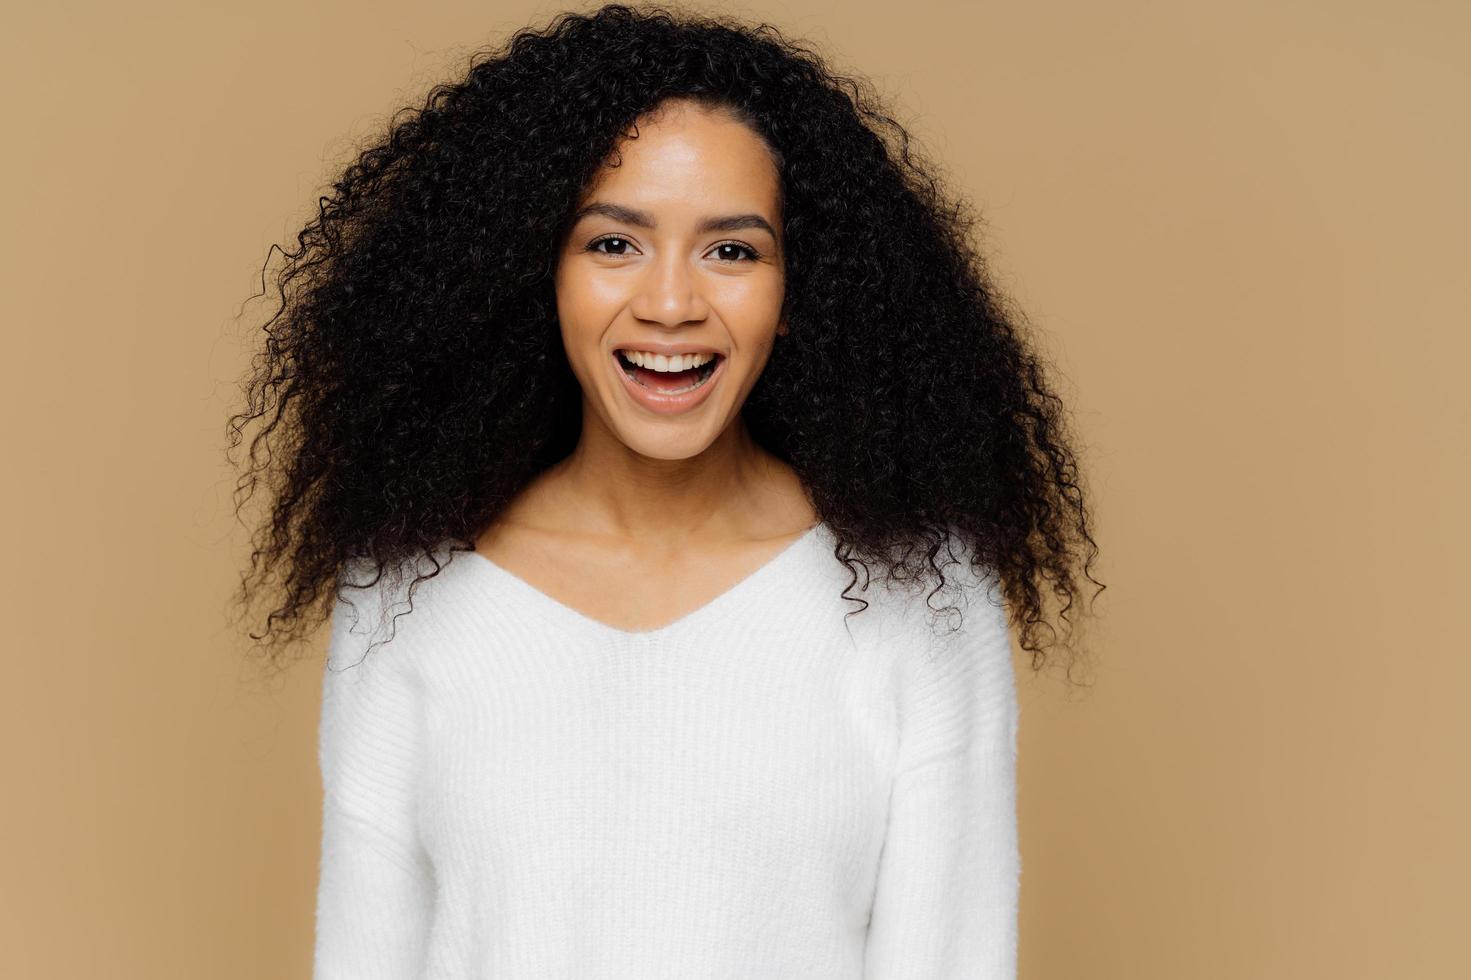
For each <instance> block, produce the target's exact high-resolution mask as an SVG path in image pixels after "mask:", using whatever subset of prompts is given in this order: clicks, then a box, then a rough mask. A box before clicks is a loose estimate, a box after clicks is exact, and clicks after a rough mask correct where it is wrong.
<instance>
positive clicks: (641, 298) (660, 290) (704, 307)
mask: <svg viewBox="0 0 1471 980" xmlns="http://www.w3.org/2000/svg"><path fill="white" fill-rule="evenodd" d="M629 311H630V312H631V313H632V314H633V315H634V316H636V317H638V318H639V319H640V320H650V321H653V322H655V323H662V324H664V325H665V326H669V327H677V326H681V325H683V324H686V323H699V322H701V321H703V320H704V319H705V317H707V316H708V315H709V313H710V306H709V303H707V302H706V300H705V297H704V295H703V294H702V293H701V284H700V278H699V275H698V274H697V272H696V271H695V270H693V269H691V268H690V264H689V261H688V260H687V258H686V257H684V256H682V255H679V254H677V253H675V252H669V253H667V254H665V255H662V256H660V257H659V258H658V259H657V260H656V261H654V262H650V263H648V265H647V266H646V267H645V270H644V272H643V274H642V275H641V276H640V278H639V281H638V286H637V292H636V293H635V295H634V297H633V301H632V302H631V303H630V304H629Z"/></svg>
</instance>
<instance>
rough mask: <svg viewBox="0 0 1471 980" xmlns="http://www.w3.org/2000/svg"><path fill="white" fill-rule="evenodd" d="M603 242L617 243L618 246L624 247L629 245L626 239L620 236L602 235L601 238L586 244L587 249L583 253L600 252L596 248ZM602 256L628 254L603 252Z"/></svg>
mask: <svg viewBox="0 0 1471 980" xmlns="http://www.w3.org/2000/svg"><path fill="white" fill-rule="evenodd" d="M604 242H617V243H618V244H619V245H624V246H626V245H628V244H629V241H628V239H626V238H624V237H623V236H622V235H603V236H602V237H601V238H594V239H593V240H592V241H590V242H588V243H587V248H586V249H585V251H588V252H601V251H602V249H600V248H598V246H599V245H601V244H603V243H604ZM603 254H604V255H627V254H628V253H627V252H621V251H620V252H603Z"/></svg>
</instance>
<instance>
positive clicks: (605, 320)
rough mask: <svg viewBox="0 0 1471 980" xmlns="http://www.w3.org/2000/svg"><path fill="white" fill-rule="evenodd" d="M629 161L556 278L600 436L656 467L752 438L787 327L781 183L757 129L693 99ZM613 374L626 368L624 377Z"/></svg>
mask: <svg viewBox="0 0 1471 980" xmlns="http://www.w3.org/2000/svg"><path fill="white" fill-rule="evenodd" d="M616 152H617V155H618V161H617V166H609V167H606V168H604V169H603V170H601V171H600V172H599V173H598V175H597V177H596V178H595V179H594V180H593V181H592V183H591V184H590V185H589V187H588V188H587V190H586V192H585V194H584V200H583V201H582V202H580V204H579V207H578V209H577V211H576V212H575V214H574V216H573V220H572V225H571V228H570V230H569V231H568V232H567V235H566V243H565V245H564V248H563V250H562V254H561V256H560V260H559V262H558V265H557V273H556V277H555V285H556V292H557V319H558V322H559V323H560V325H561V333H562V343H563V346H564V347H565V349H566V351H567V359H568V361H569V362H570V364H571V366H572V371H573V373H574V374H576V375H577V378H578V381H579V382H580V383H581V387H582V391H583V394H584V401H583V411H584V413H586V412H588V411H589V410H590V411H592V412H594V413H596V414H597V416H598V417H599V419H600V420H601V423H602V425H601V426H600V428H599V430H598V431H599V433H600V435H599V437H603V436H602V435H601V433H602V432H603V431H604V430H605V431H606V434H607V436H608V437H611V438H613V439H616V440H617V441H618V442H619V443H620V444H622V445H623V446H626V447H628V448H630V449H632V450H633V451H634V452H637V453H638V454H640V455H642V456H647V457H663V458H668V457H669V454H670V452H671V451H673V452H674V453H676V454H678V455H679V456H681V457H690V456H695V455H698V454H699V453H701V452H702V451H706V450H708V449H709V448H711V447H713V446H714V444H715V443H717V441H718V440H719V439H720V437H721V434H722V433H727V436H726V440H727V442H728V443H734V442H735V441H736V440H737V437H738V435H739V433H740V429H741V422H740V411H741V407H742V406H743V405H744V404H745V401H746V397H747V395H749V394H750V391H751V389H752V388H753V387H755V385H756V382H757V380H758V379H759V378H760V377H761V372H762V371H763V370H764V369H765V367H766V362H767V360H768V358H769V357H770V356H771V347H772V342H773V338H774V336H775V335H776V334H777V333H778V332H783V331H785V329H786V327H785V325H784V324H781V323H780V322H779V321H780V317H781V309H782V298H783V296H784V294H785V280H786V276H785V268H784V262H785V256H784V255H783V253H782V248H781V236H780V234H779V232H778V231H777V229H778V228H779V227H780V225H781V176H780V174H779V173H778V172H777V167H776V160H775V158H774V154H773V152H772V150H771V148H770V147H769V146H768V144H767V143H766V142H765V141H764V140H763V139H762V138H761V136H760V135H759V134H758V132H757V131H756V130H753V129H752V128H751V126H750V125H749V124H748V123H746V122H745V121H743V120H742V119H740V118H739V117H738V116H737V115H736V114H734V113H732V112H730V111H729V110H726V109H722V108H718V107H717V108H713V109H712V108H705V107H704V106H702V105H701V104H700V103H698V102H695V101H690V100H670V101H668V102H665V103H664V104H662V105H661V106H660V107H659V108H658V109H657V110H655V111H654V112H651V113H649V114H648V115H647V116H646V117H645V118H644V119H643V120H641V121H640V124H639V126H638V132H637V136H636V137H635V138H631V139H627V140H624V141H622V142H620V143H619V145H618V147H617V150H616ZM736 235H740V236H742V237H739V238H737V237H734V236H736ZM620 352H622V356H621V357H620V356H619V355H620ZM687 358H688V360H689V361H690V363H686V359H687ZM609 364H616V365H617V366H618V367H619V368H620V370H619V371H617V372H616V375H614V376H613V377H611V378H610V377H609V372H608V371H607V370H606V367H605V366H606V365H609ZM609 380H612V381H613V382H614V383H613V384H611V385H610V384H609V383H608V381H609ZM651 413H652V415H654V416H658V418H651V417H650V415H651ZM686 413H687V417H686ZM676 416H679V417H681V425H680V427H679V428H678V429H673V428H671V427H670V426H669V425H668V424H666V423H667V422H668V421H669V420H670V419H671V418H673V417H676ZM733 426H734V428H733ZM586 434H587V430H586V426H585V428H584V435H586ZM716 451H717V452H720V450H719V449H717V450H716Z"/></svg>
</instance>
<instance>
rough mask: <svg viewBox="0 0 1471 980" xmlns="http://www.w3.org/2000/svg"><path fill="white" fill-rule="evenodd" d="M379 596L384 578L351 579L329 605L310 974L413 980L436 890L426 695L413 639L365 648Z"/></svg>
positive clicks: (374, 635)
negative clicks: (425, 839)
mask: <svg viewBox="0 0 1471 980" xmlns="http://www.w3.org/2000/svg"><path fill="white" fill-rule="evenodd" d="M344 595H346V596H349V597H350V599H351V605H349V603H348V602H347V601H346V600H345V599H344V598H343V596H344ZM382 606H383V602H382V599H381V592H380V588H379V587H378V586H372V587H362V588H360V587H357V586H349V587H346V588H342V589H340V590H339V592H338V599H337V605H336V606H335V607H334V610H333V613H332V631H331V640H330V642H329V646H328V654H327V663H326V666H325V670H324V673H323V680H322V712H321V723H320V728H319V762H320V768H321V776H322V790H323V796H322V828H321V829H322V832H321V863H320V868H319V877H318V886H317V910H316V946H315V952H314V970H313V974H312V975H313V977H314V980H348V978H351V980H390V978H392V980H400V978H401V980H408V978H410V977H418V976H420V975H421V973H422V971H423V958H424V953H425V948H426V943H427V938H428V930H429V926H430V922H431V918H430V913H431V910H432V903H433V898H434V889H433V869H432V866H431V865H430V863H429V861H428V858H427V856H426V854H425V853H424V850H423V848H422V847H421V846H420V844H419V840H418V836H417V833H416V826H415V819H414V813H415V791H414V787H415V780H416V778H417V775H418V772H419V761H420V752H421V745H422V735H421V732H422V727H421V726H422V717H421V712H420V699H419V692H418V690H417V689H416V685H415V683H414V673H413V671H412V670H411V669H410V661H409V658H408V657H407V656H406V654H407V653H408V652H409V650H408V644H407V643H406V642H404V640H405V639H406V638H404V637H401V636H400V637H398V638H397V639H396V640H395V641H394V642H390V643H386V644H385V643H379V645H378V646H376V647H375V648H374V649H373V650H372V651H371V652H369V651H368V645H369V643H370V642H376V641H378V640H380V639H385V638H387V636H388V633H387V631H386V630H384V631H382V632H380V631H379V630H378V626H379V616H380V613H381V609H382ZM365 654H366V656H365Z"/></svg>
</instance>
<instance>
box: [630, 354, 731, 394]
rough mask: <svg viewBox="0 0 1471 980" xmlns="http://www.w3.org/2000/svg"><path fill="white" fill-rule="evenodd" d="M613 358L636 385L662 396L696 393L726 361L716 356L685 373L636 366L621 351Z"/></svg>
mask: <svg viewBox="0 0 1471 980" xmlns="http://www.w3.org/2000/svg"><path fill="white" fill-rule="evenodd" d="M613 356H614V357H616V358H617V359H618V366H619V367H621V368H622V369H623V373H624V374H626V375H628V377H629V378H630V379H631V380H632V381H633V382H634V384H637V385H640V386H642V387H644V388H648V389H649V390H650V391H656V392H658V393H659V394H661V395H682V394H684V393H685V392H688V391H694V390H695V389H696V388H698V387H700V386H701V385H703V384H704V383H705V382H706V381H709V380H710V376H711V375H712V374H714V373H715V369H716V368H717V367H719V366H720V362H721V361H722V360H724V359H725V357H724V355H723V354H716V355H714V356H713V357H711V358H710V360H708V361H706V362H705V363H704V364H701V365H699V366H698V367H692V368H689V369H687V370H684V371H656V370H654V369H652V368H646V367H640V366H639V365H637V364H634V363H633V362H632V361H630V360H629V359H628V358H627V357H626V356H625V355H624V352H623V351H621V350H618V351H614V352H613Z"/></svg>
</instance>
